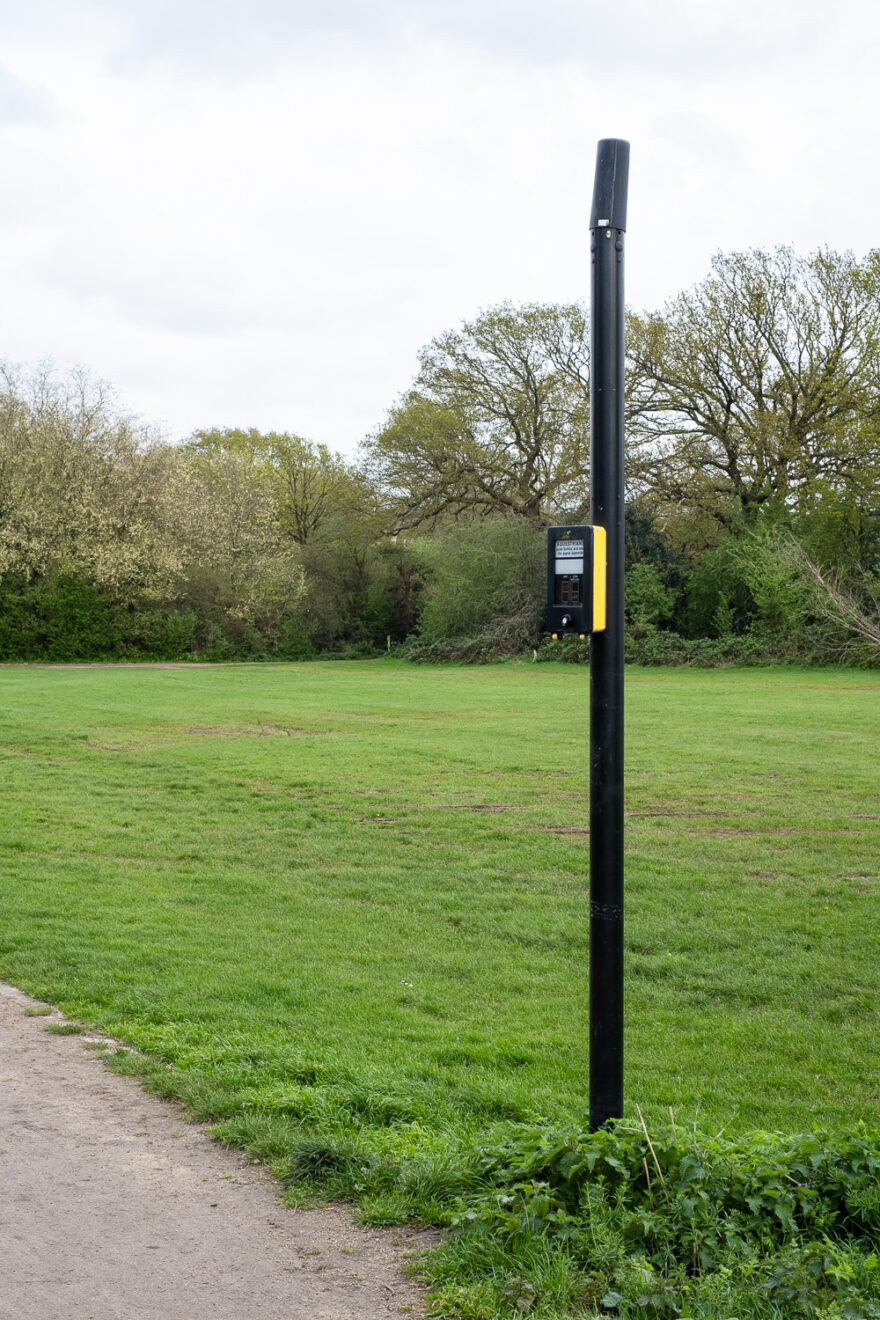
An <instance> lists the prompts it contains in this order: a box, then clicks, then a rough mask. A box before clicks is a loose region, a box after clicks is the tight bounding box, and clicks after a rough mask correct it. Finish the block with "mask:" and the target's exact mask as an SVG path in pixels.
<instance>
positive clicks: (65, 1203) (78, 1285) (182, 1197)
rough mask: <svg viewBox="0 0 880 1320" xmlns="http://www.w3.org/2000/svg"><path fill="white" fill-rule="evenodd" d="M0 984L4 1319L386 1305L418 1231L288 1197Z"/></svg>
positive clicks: (213, 1317)
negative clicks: (378, 1227)
mask: <svg viewBox="0 0 880 1320" xmlns="http://www.w3.org/2000/svg"><path fill="white" fill-rule="evenodd" d="M34 1006H35V1004H34V1001H33V1000H30V999H28V998H27V997H26V996H25V995H22V994H21V992H20V991H18V990H15V989H14V988H13V987H12V986H6V985H3V984H2V983H0V1317H2V1320H62V1318H63V1320H135V1318H137V1320H209V1318H210V1320H276V1318H277V1320H282V1318H283V1320H380V1318H381V1320H387V1317H388V1316H389V1315H400V1314H401V1313H403V1314H408V1315H412V1314H415V1315H419V1314H421V1313H422V1304H421V1296H420V1294H419V1293H418V1291H417V1290H416V1289H415V1287H414V1286H413V1285H412V1284H411V1283H409V1282H408V1281H407V1280H405V1278H404V1276H403V1274H402V1273H401V1268H400V1267H401V1262H402V1261H403V1258H404V1256H405V1253H406V1252H407V1251H412V1250H418V1249H419V1248H420V1247H421V1246H423V1245H427V1239H426V1238H424V1237H420V1235H418V1234H415V1233H412V1232H409V1233H407V1232H405V1231H398V1232H393V1233H387V1232H383V1233H379V1232H371V1231H369V1230H363V1229H357V1228H355V1227H353V1225H352V1224H351V1221H350V1220H349V1219H347V1218H346V1217H345V1215H344V1214H343V1213H341V1212H340V1211H338V1210H330V1209H327V1210H324V1209H322V1210H310V1211H302V1210H300V1211H292V1210H285V1209H283V1208H282V1206H281V1205H280V1203H279V1201H278V1199H277V1195H276V1192H275V1188H274V1185H273V1184H272V1182H271V1180H270V1179H269V1178H268V1177H267V1176H266V1175H265V1174H264V1173H262V1172H261V1171H260V1170H258V1169H256V1168H254V1166H252V1165H250V1164H248V1163H246V1162H245V1161H244V1160H242V1159H241V1158H240V1157H238V1156H236V1155H234V1154H231V1153H230V1152H228V1151H224V1150H223V1149H221V1148H220V1147H219V1146H217V1145H215V1144H214V1143H213V1142H212V1141H211V1140H210V1138H209V1137H207V1136H206V1135H205V1134H204V1132H203V1131H202V1130H201V1129H200V1128H198V1127H197V1126H195V1125H193V1124H190V1123H187V1122H186V1121H185V1120H183V1119H182V1118H181V1117H180V1114H179V1112H178V1111H177V1109H176V1108H175V1107H174V1106H173V1105H169V1104H167V1103H165V1102H164V1101H162V1100H158V1099H156V1098H155V1097H153V1096H150V1095H147V1094H146V1093H145V1092H144V1091H143V1090H142V1089H141V1087H140V1085H139V1084H138V1083H137V1081H135V1080H134V1079H133V1078H128V1077H120V1076H117V1075H116V1074H114V1073H110V1072H108V1071H107V1069H106V1068H105V1067H104V1066H103V1064H102V1063H101V1061H100V1059H99V1058H98V1057H96V1055H95V1054H94V1053H93V1052H90V1051H89V1050H88V1049H87V1048H85V1047H84V1044H83V1038H82V1037H78V1036H59V1035H55V1034H52V1033H47V1032H46V1031H45V1030H44V1028H45V1026H46V1024H47V1022H51V1021H53V1018H54V1020H55V1021H60V1020H62V1019H61V1015H60V1014H57V1013H56V1014H53V1016H51V1017H48V1018H47V1017H37V1016H28V1015H27V1013H26V1009H27V1008H28V1007H34Z"/></svg>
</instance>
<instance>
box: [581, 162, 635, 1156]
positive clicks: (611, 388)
mask: <svg viewBox="0 0 880 1320" xmlns="http://www.w3.org/2000/svg"><path fill="white" fill-rule="evenodd" d="M628 180H629V143H628V142H624V141H622V140H621V139H619V138H604V139H603V140H602V141H601V142H600V143H599V147H598V152H597V156H596V175H595V182H594V186H593V205H592V210H591V213H590V257H591V296H590V522H591V523H593V524H596V525H597V526H599V527H604V528H605V530H606V536H607V553H608V562H607V593H608V594H607V622H606V626H605V629H604V631H602V632H597V633H594V634H593V636H592V639H591V643H590V1128H591V1130H592V1131H596V1130H597V1129H598V1128H600V1127H602V1125H603V1124H604V1123H606V1122H607V1121H608V1120H609V1119H617V1118H621V1117H622V1116H623V556H624V539H623V518H624V486H623V454H624V285H623V257H624V237H625V233H626V200H627V184H628Z"/></svg>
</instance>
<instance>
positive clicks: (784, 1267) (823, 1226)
mask: <svg viewBox="0 0 880 1320" xmlns="http://www.w3.org/2000/svg"><path fill="white" fill-rule="evenodd" d="M470 1177H471V1180H472V1190H470V1191H469V1192H467V1193H465V1194H463V1195H461V1196H460V1197H459V1200H458V1202H457V1204H456V1205H455V1207H454V1208H453V1209H452V1210H451V1212H450V1215H449V1223H450V1225H451V1227H452V1230H453V1231H452V1233H451V1235H450V1238H449V1241H448V1243H447V1244H446V1245H445V1247H444V1248H442V1250H441V1252H440V1253H439V1254H438V1256H437V1258H436V1260H435V1261H434V1263H433V1265H432V1266H431V1272H432V1274H433V1275H434V1278H435V1280H436V1281H437V1282H438V1283H442V1282H445V1283H446V1284H447V1285H448V1286H447V1293H446V1296H447V1311H446V1312H444V1313H445V1314H449V1313H450V1312H452V1311H453V1309H455V1310H457V1311H458V1313H459V1314H460V1315H462V1316H465V1317H468V1320H477V1318H478V1317H490V1316H498V1315H505V1314H507V1315H515V1314H518V1313H519V1314H524V1313H529V1314H531V1315H533V1316H535V1317H537V1316H563V1315H566V1316H567V1315H579V1316H609V1317H656V1316H670V1317H675V1316H682V1317H687V1316H691V1317H705V1318H706V1320H709V1317H711V1318H712V1320H725V1318H730V1320H733V1318H737V1320H744V1318H745V1317H801V1316H803V1317H814V1316H816V1317H819V1316H824V1317H828V1318H829V1320H832V1318H833V1320H869V1318H871V1317H880V1133H878V1132H876V1131H875V1132H871V1131H868V1130H866V1129H865V1128H859V1129H858V1130H856V1131H854V1132H850V1133H848V1134H846V1135H837V1136H831V1135H828V1134H825V1133H822V1132H819V1131H815V1132H811V1133H806V1134H801V1135H797V1136H782V1135H779V1134H774V1133H754V1134H751V1135H750V1136H748V1137H745V1138H743V1139H741V1140H736V1141H734V1140H727V1139H724V1138H722V1137H714V1138H709V1137H700V1136H698V1135H697V1134H696V1133H693V1132H691V1133H688V1132H685V1131H682V1130H681V1128H679V1129H677V1130H676V1129H675V1128H670V1129H669V1130H667V1131H665V1132H658V1133H656V1134H653V1133H652V1134H650V1135H649V1133H648V1130H647V1128H645V1127H644V1126H641V1127H638V1128H632V1129H626V1128H624V1127H623V1126H618V1127H617V1128H616V1129H615V1130H614V1131H607V1130H603V1131H601V1132H598V1133H594V1134H592V1135H589V1134H573V1135H569V1136H566V1137H560V1138H559V1139H558V1140H556V1139H553V1138H551V1137H549V1136H548V1134H547V1133H546V1131H545V1132H532V1133H518V1134H512V1135H511V1136H510V1138H509V1139H508V1140H506V1141H503V1142H500V1143H499V1144H496V1145H493V1146H487V1147H485V1148H483V1149H481V1150H478V1151H476V1152H475V1153H474V1155H473V1157H472V1162H471V1168H470Z"/></svg>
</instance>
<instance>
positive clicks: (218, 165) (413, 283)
mask: <svg viewBox="0 0 880 1320" xmlns="http://www.w3.org/2000/svg"><path fill="white" fill-rule="evenodd" d="M536 13H537V11H536V10H535V8H534V6H533V5H531V4H529V5H526V4H525V3H524V0H515V2H514V3H505V4H503V5H502V3H501V0H497V3H496V0H486V2H485V3H483V4H479V3H472V4H468V5H465V4H464V0H462V3H460V4H459V3H457V2H456V3H454V4H449V3H447V4H445V5H443V4H441V3H440V0H436V3H435V0H430V2H425V3H421V4H418V5H415V6H413V5H412V4H409V5H406V6H404V5H403V3H402V0H401V3H398V2H397V0H382V3H377V4H370V5H369V6H367V5H366V4H362V3H358V2H357V0H339V2H338V3H336V4H335V5H329V6H328V5H326V4H321V5H318V4H317V3H316V4H315V5H313V6H308V5H302V4H300V5H290V4H288V3H286V0H285V3H281V0H277V2H276V0H254V2H253V3H251V4H249V5H248V6H247V7H245V6H244V5H243V4H240V3H228V2H227V3H226V4H225V5H223V4H221V5H218V4H217V3H214V2H213V0H212V3H211V5H210V6H207V5H202V4H201V3H194V2H193V0H190V3H188V4H181V3H180V2H179V0H178V3H176V4H175V5H174V6H172V5H170V4H167V5H166V4H163V3H159V0H150V3H149V4H148V3H147V2H146V0H141V2H137V3H136V2H135V0H122V2H121V3H119V2H114V3H112V4H111V3H109V0H108V2H107V3H103V4H102V3H96V2H95V0H93V2H92V3H84V2H83V0H67V3H65V4H61V3H56V2H55V0H34V2H33V3H32V4H31V5H30V6H29V7H28V8H25V7H24V6H21V5H19V6H18V7H16V6H14V5H13V6H11V7H10V8H8V9H7V10H6V11H4V17H3V18H2V19H0V35H2V36H3V37H4V38H5V39H4V41H3V45H2V48H3V51H4V61H5V66H6V68H7V70H8V78H9V81H8V82H7V83H3V82H2V81H0V112H2V108H3V106H4V104H5V102H4V100H3V96H4V87H9V88H11V89H12V91H11V93H10V96H11V100H10V105H12V106H13V108H14V106H15V105H19V106H20V107H21V109H20V110H19V111H14V113H13V114H12V117H11V119H10V118H8V117H7V119H6V120H5V121H4V120H3V118H2V113H0V168H2V170H3V176H4V180H5V181H6V183H5V188H4V193H3V198H2V201H0V244H2V246H3V250H4V251H5V253H6V259H7V267H8V271H9V278H8V281H7V283H6V288H5V291H4V298H3V300H2V303H0V356H2V357H8V358H13V359H19V360H21V359H27V358H36V357H42V356H45V355H47V354H52V355H54V356H55V357H56V358H57V359H59V360H60V361H62V362H64V361H77V362H82V363H85V364H86V365H87V366H89V367H90V368H92V369H94V370H95V372H96V373H97V374H99V375H102V376H106V377H109V378H110V379H111V380H112V381H114V383H115V384H116V385H117V386H118V388H119V390H120V392H121V394H122V395H123V397H124V398H126V399H127V400H128V401H129V402H130V404H131V406H132V407H133V408H135V409H136V410H138V411H141V412H143V413H145V414H146V415H148V416H149V417H151V418H155V419H164V420H165V421H166V422H167V425H168V428H169V431H170V433H172V434H185V433H186V432H187V431H189V430H191V429H193V428H194V427H197V426H208V425H243V426H250V425H253V426H259V427H264V428H269V427H276V428H283V429H293V430H298V431H300V432H302V433H305V434H309V435H312V436H313V437H314V438H315V439H319V440H323V441H326V442H327V443H330V444H331V445H336V446H339V447H343V448H346V449H349V450H350V449H352V448H353V446H354V444H355V443H356V441H357V440H358V439H359V438H360V436H362V435H363V434H364V433H365V432H366V431H367V430H368V429H369V428H370V427H371V426H372V425H374V424H376V423H377V422H378V421H379V420H380V419H381V416H382V414H383V412H384V410H385V409H386V408H387V407H388V405H389V404H390V403H391V402H392V400H393V398H394V397H395V395H396V394H397V393H398V392H399V391H400V390H402V389H403V388H405V387H406V385H407V384H408V382H409V380H410V378H411V376H412V373H413V371H414V369H415V365H416V352H417V350H418V348H419V347H420V346H421V345H422V344H423V343H425V342H426V341H427V340H428V339H429V338H430V337H431V336H432V335H434V334H436V333H439V332H440V331H441V330H443V329H445V328H447V327H448V326H450V325H453V324H454V323H455V322H456V321H458V320H459V319H461V318H462V317H465V316H469V315H472V314H473V313H474V312H475V311H476V310H477V308H479V307H480V306H488V305H491V304H492V303H495V302H499V301H501V300H503V299H507V298H509V299H512V300H514V301H528V300H539V301H545V300H546V301H550V300H559V301H562V300H566V301H568V300H571V299H574V298H577V297H585V296H586V295H587V284H586V281H587V263H586V234H585V225H586V223H587V214H588V208H589V199H590V190H591V185H592V170H593V161H594V154H595V143H596V140H597V139H598V138H599V137H602V136H612V135H613V136H621V137H629V138H630V139H631V141H632V166H631V202H630V226H629V237H628V280H629V282H628V292H629V299H630V301H631V302H632V303H633V304H635V305H636V306H646V305H654V304H657V303H659V302H661V301H662V300H663V299H664V298H665V297H667V296H669V295H671V294H673V293H675V292H676V291H677V290H678V289H679V288H681V287H683V286H684V285H685V284H687V283H690V282H692V281H694V280H696V279H698V278H700V277H701V276H702V275H703V274H704V273H705V272H706V270H707V267H708V262H709V258H710V255H711V253H712V252H713V251H715V250H716V249H719V248H722V249H729V248H732V247H742V246H750V245H757V244H764V245H772V244H775V243H777V242H795V243H796V244H798V245H800V246H801V247H804V248H810V247H815V246H817V245H819V244H822V243H828V244H830V245H832V246H837V247H853V248H855V249H856V250H857V251H864V250H865V249H866V248H867V247H869V246H870V245H871V244H873V243H876V242H877V236H876V227H875V220H874V217H875V216H876V214H877V211H878V202H880V197H878V191H880V185H878V183H877V180H876V178H875V175H874V172H873V170H872V168H871V167H870V162H871V160H872V159H873V151H874V147H873V138H874V132H875V128H874V125H875V123H876V119H877V115H876V92H875V91H874V83H875V81H876V79H875V74H874V68H875V61H876V55H877V50H876V46H877V37H878V33H880V20H878V18H877V17H875V15H874V11H873V9H868V8H867V7H866V6H862V5H861V4H859V3H856V2H855V0H842V3H841V4H839V5H838V6H837V7H836V9H835V11H834V13H833V15H832V14H829V13H828V11H827V10H826V9H825V8H824V7H822V6H820V5H819V4H818V3H816V2H815V0H809V2H805V3H802V4H796V3H794V0H789V3H787V4H782V5H777V6H776V7H775V8H774V9H772V10H770V9H766V8H764V7H763V6H759V5H758V4H757V3H756V0H740V3H739V4H737V5H736V6H734V5H733V4H732V3H731V2H730V0H724V3H722V4H715V5H712V6H707V5H705V4H702V3H697V0H677V2H676V3H673V4H671V5H667V6H665V7H658V6H655V5H651V4H647V3H639V2H637V0H631V2H630V3H629V4H625V5H622V6H620V5H619V6H616V7H614V8H609V9H606V7H605V6H600V5H598V4H591V5H584V4H583V3H582V0H577V2H575V0H572V2H571V3H568V2H567V0H554V3H552V4H549V5H545V6H543V7H542V10H541V20H540V22H538V21H537V20H536V18H535V15H536ZM50 19H51V21H50ZM4 26H5V32H4ZM47 34H48V35H47ZM618 38H619V40H618ZM22 89H23V90H22ZM16 97H18V100H16ZM28 107H30V108H29V109H28ZM866 166H868V168H865V167H866Z"/></svg>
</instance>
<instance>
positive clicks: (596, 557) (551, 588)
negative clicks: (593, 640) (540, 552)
mask: <svg viewBox="0 0 880 1320" xmlns="http://www.w3.org/2000/svg"><path fill="white" fill-rule="evenodd" d="M605 545H606V540H605V528H604V527H590V526H580V527H578V526H572V527H550V528H548V531H547V622H548V625H549V628H550V631H551V632H552V634H553V640H554V641H556V640H557V639H558V638H559V637H561V636H567V635H569V634H574V636H576V637H580V639H581V640H582V641H583V640H584V638H585V637H586V636H587V634H588V633H594V632H602V631H603V630H604V628H605V598H606V591H605V565H606V551H605Z"/></svg>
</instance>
